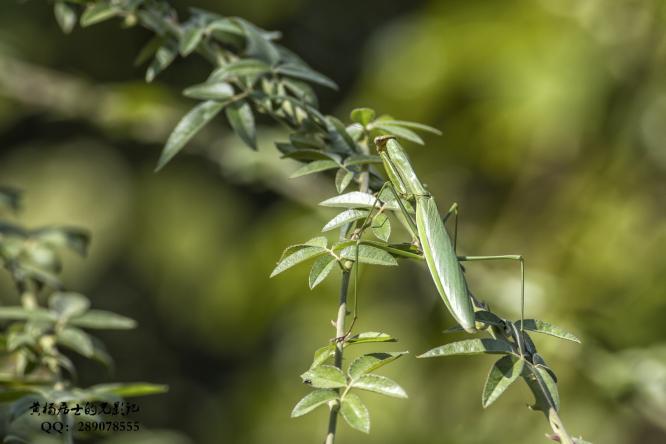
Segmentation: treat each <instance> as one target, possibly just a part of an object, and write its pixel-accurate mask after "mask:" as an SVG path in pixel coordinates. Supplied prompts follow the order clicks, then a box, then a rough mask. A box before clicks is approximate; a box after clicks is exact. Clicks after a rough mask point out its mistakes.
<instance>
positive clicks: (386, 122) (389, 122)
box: [381, 120, 442, 136]
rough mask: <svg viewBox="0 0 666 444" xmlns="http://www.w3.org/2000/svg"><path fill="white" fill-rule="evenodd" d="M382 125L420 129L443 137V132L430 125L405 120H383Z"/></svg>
mask: <svg viewBox="0 0 666 444" xmlns="http://www.w3.org/2000/svg"><path fill="white" fill-rule="evenodd" d="M381 123H382V125H391V126H402V127H406V128H413V129H418V130H421V131H426V132H429V133H433V134H437V135H438V136H441V135H442V132H441V131H440V130H438V129H437V128H433V127H432V126H429V125H424V124H422V123H417V122H407V121H405V120H382V121H381Z"/></svg>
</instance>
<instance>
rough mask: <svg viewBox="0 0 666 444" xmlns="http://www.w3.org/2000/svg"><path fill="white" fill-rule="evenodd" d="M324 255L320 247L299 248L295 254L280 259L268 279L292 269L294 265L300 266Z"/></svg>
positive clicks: (324, 251) (324, 250) (323, 250)
mask: <svg viewBox="0 0 666 444" xmlns="http://www.w3.org/2000/svg"><path fill="white" fill-rule="evenodd" d="M324 253H326V249H324V248H322V247H302V248H299V249H298V250H297V251H296V252H295V253H292V254H289V255H287V256H286V257H284V258H283V259H281V260H280V261H279V262H278V264H277V265H276V267H275V268H274V269H273V271H272V272H271V276H270V277H273V276H276V275H278V274H280V273H282V272H283V271H285V270H288V269H289V268H291V267H293V266H294V265H297V264H300V263H301V262H303V261H306V260H308V259H311V258H314V257H317V256H319V255H321V254H324Z"/></svg>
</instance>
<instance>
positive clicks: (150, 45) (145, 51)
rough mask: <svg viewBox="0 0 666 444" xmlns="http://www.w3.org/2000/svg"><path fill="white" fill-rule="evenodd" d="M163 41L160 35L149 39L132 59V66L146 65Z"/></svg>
mask: <svg viewBox="0 0 666 444" xmlns="http://www.w3.org/2000/svg"><path fill="white" fill-rule="evenodd" d="M164 42H165V39H164V37H162V36H160V35H156V36H155V37H153V38H152V39H150V40H149V41H148V42H147V43H146V44H145V45H143V47H142V48H141V49H140V50H139V53H138V54H137V55H136V58H135V59H134V66H140V65H143V64H144V63H146V62H147V61H148V60H149V59H150V58H151V57H153V55H154V54H155V53H156V52H157V50H158V49H160V47H161V46H162V45H163V44H164Z"/></svg>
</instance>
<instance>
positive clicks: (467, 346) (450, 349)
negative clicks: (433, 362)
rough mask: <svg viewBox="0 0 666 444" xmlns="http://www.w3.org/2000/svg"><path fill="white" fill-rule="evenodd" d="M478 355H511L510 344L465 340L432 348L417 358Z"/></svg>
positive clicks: (499, 341) (486, 340)
mask: <svg viewBox="0 0 666 444" xmlns="http://www.w3.org/2000/svg"><path fill="white" fill-rule="evenodd" d="M480 353H491V354H496V353H513V349H512V348H511V344H509V343H508V342H506V341H503V340H499V339H488V338H486V339H466V340H464V341H458V342H453V343H451V344H446V345H442V346H440V347H436V348H433V349H432V350H429V351H427V352H425V353H423V354H422V355H420V356H417V358H435V357H438V356H451V355H476V354H480Z"/></svg>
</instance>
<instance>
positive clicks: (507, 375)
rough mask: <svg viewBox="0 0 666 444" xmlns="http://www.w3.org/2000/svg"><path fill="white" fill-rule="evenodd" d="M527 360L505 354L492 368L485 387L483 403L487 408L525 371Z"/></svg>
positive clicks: (482, 397)
mask: <svg viewBox="0 0 666 444" xmlns="http://www.w3.org/2000/svg"><path fill="white" fill-rule="evenodd" d="M524 365H525V361H524V360H523V359H522V358H515V357H513V356H503V357H502V358H500V359H499V360H498V361H497V362H495V364H494V365H493V366H492V368H491V369H490V373H489V374H488V379H486V385H485V387H484V388H483V393H482V396H481V403H482V404H483V407H484V408H486V407H488V406H489V405H490V404H492V403H493V402H495V401H496V400H497V398H499V397H500V396H501V395H502V393H504V391H505V390H506V389H507V388H509V386H510V385H511V384H513V382H514V381H515V380H516V379H518V377H519V376H520V375H521V374H522V372H523V367H524Z"/></svg>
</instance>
